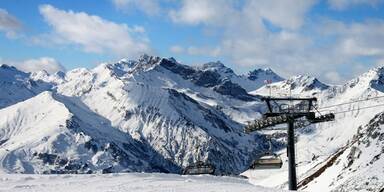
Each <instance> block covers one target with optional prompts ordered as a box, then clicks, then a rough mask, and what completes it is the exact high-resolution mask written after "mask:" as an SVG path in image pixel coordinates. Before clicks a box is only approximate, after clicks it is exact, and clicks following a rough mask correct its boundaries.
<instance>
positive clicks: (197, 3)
mask: <svg viewBox="0 0 384 192" xmlns="http://www.w3.org/2000/svg"><path fill="white" fill-rule="evenodd" d="M233 4H234V3H233V1H232V0H215V1H206V0H183V1H182V5H181V7H180V8H179V9H177V10H171V11H170V12H169V16H170V17H171V19H172V21H174V22H176V23H186V24H193V25H195V24H201V23H204V24H219V25H220V24H222V22H224V21H226V20H227V21H228V19H229V18H228V17H226V16H227V15H228V16H229V15H230V16H232V15H233V14H234V13H235V12H234V11H235V10H234V9H233V7H232V5H233Z"/></svg>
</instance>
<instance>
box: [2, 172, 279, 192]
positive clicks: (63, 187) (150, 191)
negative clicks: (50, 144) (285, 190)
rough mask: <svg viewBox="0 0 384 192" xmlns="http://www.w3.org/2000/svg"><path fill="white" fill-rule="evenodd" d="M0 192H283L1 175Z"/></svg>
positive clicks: (223, 184)
mask: <svg viewBox="0 0 384 192" xmlns="http://www.w3.org/2000/svg"><path fill="white" fill-rule="evenodd" d="M0 191H8V192H22V191H41V192H50V191H56V192H61V191H62V192H89V191H92V192H107V191H108V192H126V191H137V192H154V191H156V192H166V191H180V192H201V191H218V192H219V191H223V192H224V191H238V192H243V191H244V192H251V191H258V192H279V191H282V190H276V189H269V188H264V187H260V186H253V185H251V184H250V183H248V182H247V180H245V179H240V178H232V177H214V176H180V175H173V174H147V173H128V174H104V175H0Z"/></svg>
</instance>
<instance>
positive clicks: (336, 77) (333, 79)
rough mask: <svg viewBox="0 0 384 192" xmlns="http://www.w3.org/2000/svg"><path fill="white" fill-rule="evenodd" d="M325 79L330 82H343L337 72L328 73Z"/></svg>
mask: <svg viewBox="0 0 384 192" xmlns="http://www.w3.org/2000/svg"><path fill="white" fill-rule="evenodd" d="M324 77H325V79H326V80H328V81H329V82H341V81H342V78H341V76H340V74H339V73H338V72H336V71H329V72H326V73H325V75H324Z"/></svg>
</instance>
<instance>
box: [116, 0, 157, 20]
mask: <svg viewBox="0 0 384 192" xmlns="http://www.w3.org/2000/svg"><path fill="white" fill-rule="evenodd" d="M112 3H113V4H114V5H115V7H116V8H117V9H120V10H123V11H127V12H128V11H130V10H132V9H137V10H139V11H142V12H144V13H146V14H147V15H151V16H153V15H158V14H159V13H160V12H161V6H160V4H159V1H158V0H112Z"/></svg>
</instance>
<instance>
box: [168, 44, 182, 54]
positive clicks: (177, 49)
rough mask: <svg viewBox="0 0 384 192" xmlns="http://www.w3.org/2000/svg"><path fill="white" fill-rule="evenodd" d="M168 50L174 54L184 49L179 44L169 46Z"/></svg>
mask: <svg viewBox="0 0 384 192" xmlns="http://www.w3.org/2000/svg"><path fill="white" fill-rule="evenodd" d="M169 50H170V51H171V52H172V53H174V54H181V53H184V51H185V50H184V48H183V47H181V46H179V45H173V46H171V48H169Z"/></svg>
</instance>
